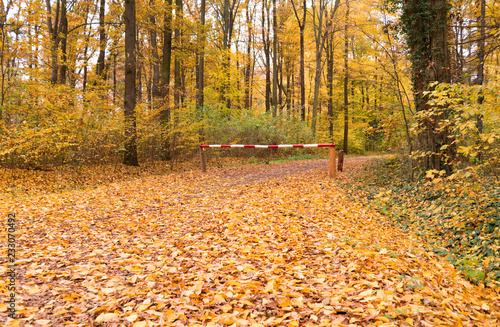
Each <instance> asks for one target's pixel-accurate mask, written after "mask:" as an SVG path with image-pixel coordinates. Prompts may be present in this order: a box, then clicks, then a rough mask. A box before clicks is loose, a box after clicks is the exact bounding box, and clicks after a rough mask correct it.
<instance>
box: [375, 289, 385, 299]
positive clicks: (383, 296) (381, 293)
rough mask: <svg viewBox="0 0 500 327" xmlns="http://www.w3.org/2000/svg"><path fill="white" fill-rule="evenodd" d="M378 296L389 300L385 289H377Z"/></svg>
mask: <svg viewBox="0 0 500 327" xmlns="http://www.w3.org/2000/svg"><path fill="white" fill-rule="evenodd" d="M377 297H378V298H379V299H381V300H382V301H386V300H387V296H386V295H385V292H384V291H383V290H378V291H377Z"/></svg>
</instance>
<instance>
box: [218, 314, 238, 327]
mask: <svg viewBox="0 0 500 327" xmlns="http://www.w3.org/2000/svg"><path fill="white" fill-rule="evenodd" d="M217 320H218V321H219V322H220V323H221V324H224V325H232V324H234V323H235V322H236V317H234V316H233V315H232V314H229V313H224V314H222V315H220V316H219V317H218V318H217Z"/></svg>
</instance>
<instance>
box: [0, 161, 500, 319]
mask: <svg viewBox="0 0 500 327" xmlns="http://www.w3.org/2000/svg"><path fill="white" fill-rule="evenodd" d="M365 161H366V160H354V161H352V163H351V164H352V166H357V165H359V166H361V165H363V164H364V162H365ZM322 162H323V163H325V165H326V162H325V161H322ZM292 165H295V166H297V165H302V166H303V167H305V168H304V172H303V173H300V169H296V170H295V171H293V172H295V174H293V173H292V174H291V173H290V171H288V172H287V173H285V174H282V175H280V174H278V173H277V174H274V175H273V174H272V175H271V176H267V175H266V173H265V172H266V169H269V167H270V166H269V165H265V166H253V167H245V168H233V169H214V170H211V171H209V173H208V174H205V175H200V174H199V173H197V172H188V173H181V174H172V175H167V176H149V177H141V178H139V179H135V180H127V181H123V182H116V183H112V184H110V185H108V186H101V187H97V188H95V189H88V190H79V191H71V192H67V193H63V194H46V195H42V196H36V197H30V198H25V199H12V200H9V201H6V202H3V203H2V204H0V207H1V211H2V212H4V213H6V212H13V211H15V212H16V216H17V227H16V228H17V230H16V235H17V241H16V242H17V243H16V247H17V248H16V250H17V252H16V256H17V265H18V267H17V274H18V279H17V303H18V311H17V313H18V314H19V320H16V321H12V320H10V319H9V320H8V319H7V305H6V303H5V302H4V303H2V304H0V321H2V322H6V321H7V320H8V321H9V324H10V325H20V326H57V325H80V326H89V325H94V326H97V325H99V326H118V325H124V326H135V327H139V326H162V325H165V326H254V327H257V326H290V327H291V326H377V325H379V326H395V325H397V326H436V325H448V326H495V325H498V324H499V322H498V320H499V318H500V302H499V299H500V297H499V295H498V289H496V288H486V287H484V286H483V285H479V286H477V285H473V284H471V283H469V282H468V281H467V280H465V279H464V278H463V277H462V276H461V274H460V273H459V271H457V270H456V269H455V268H454V267H453V266H452V265H451V264H450V263H448V262H446V261H444V260H443V259H442V258H440V257H439V256H437V255H436V254H433V253H431V252H426V251H425V250H424V246H423V244H422V242H421V241H420V240H419V239H418V238H417V237H416V236H413V235H412V234H411V233H408V232H403V231H401V230H399V229H397V228H394V227H392V225H391V224H390V223H389V222H387V223H385V222H384V219H385V218H384V217H383V216H381V215H380V214H379V213H377V212H376V211H374V210H372V209H369V208H366V207H363V206H362V205H361V204H359V203H356V202H353V201H352V200H350V199H349V198H348V197H346V196H344V195H343V194H342V191H341V190H340V189H339V188H338V187H337V186H336V182H335V181H333V180H331V179H328V177H327V171H326V167H322V168H316V167H315V169H313V170H307V169H306V168H307V166H308V164H307V161H304V162H294V163H283V164H278V165H272V166H275V167H281V168H282V169H283V170H284V171H286V167H291V166H292ZM273 169H274V168H273ZM235 171H237V172H239V173H241V175H242V177H241V178H239V179H238V180H237V174H235ZM261 175H263V176H264V177H262V176H261ZM228 176H230V177H228ZM233 176H234V177H233ZM248 176H260V177H254V178H250V177H248ZM266 176H267V177H266ZM2 234H3V236H2V239H6V235H5V231H4V232H2ZM4 248H5V247H4ZM5 258H6V255H4V256H2V260H3V262H2V263H3V264H2V267H1V268H0V269H2V274H3V275H5V273H6V272H7V268H6V265H5V263H6V262H5ZM0 289H1V292H2V293H3V294H4V295H7V294H8V292H7V289H6V280H5V279H4V280H2V282H1V284H0ZM3 298H4V299H6V298H7V297H3Z"/></svg>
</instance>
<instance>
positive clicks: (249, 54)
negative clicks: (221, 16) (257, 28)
mask: <svg viewBox="0 0 500 327" xmlns="http://www.w3.org/2000/svg"><path fill="white" fill-rule="evenodd" d="M203 1H205V0H203ZM252 19H253V15H250V0H247V4H246V25H247V32H248V42H247V53H246V58H245V59H246V67H245V109H247V110H249V109H250V93H251V91H250V88H251V83H250V76H251V70H252V52H251V51H252V33H253V28H252Z"/></svg>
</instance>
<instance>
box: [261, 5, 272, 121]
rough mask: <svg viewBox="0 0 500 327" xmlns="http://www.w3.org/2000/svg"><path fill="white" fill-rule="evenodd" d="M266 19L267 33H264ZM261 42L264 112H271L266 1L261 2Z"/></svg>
mask: <svg viewBox="0 0 500 327" xmlns="http://www.w3.org/2000/svg"><path fill="white" fill-rule="evenodd" d="M266 17H267V22H268V24H267V27H268V28H267V31H266V24H265V22H266ZM262 42H263V47H264V56H265V59H266V63H265V65H266V93H265V97H266V98H265V104H266V112H269V111H270V110H271V101H270V97H271V59H270V54H269V52H270V49H269V48H270V44H269V43H270V42H269V6H268V5H267V1H266V0H263V1H262Z"/></svg>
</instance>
